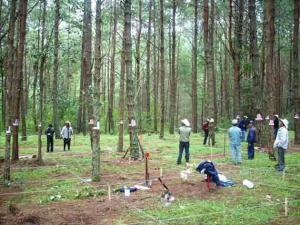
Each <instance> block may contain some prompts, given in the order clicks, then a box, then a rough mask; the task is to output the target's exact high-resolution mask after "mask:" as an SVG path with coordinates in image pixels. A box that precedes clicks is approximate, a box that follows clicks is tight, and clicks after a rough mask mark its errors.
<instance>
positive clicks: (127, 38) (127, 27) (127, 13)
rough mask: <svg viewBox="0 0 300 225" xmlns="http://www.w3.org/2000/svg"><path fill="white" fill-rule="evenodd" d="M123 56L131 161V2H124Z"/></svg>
mask: <svg viewBox="0 0 300 225" xmlns="http://www.w3.org/2000/svg"><path fill="white" fill-rule="evenodd" d="M124 52H125V53H124V54H125V73H126V92H127V95H126V96H127V108H128V122H129V130H130V155H131V158H133V159H135V160H136V159H138V158H139V147H138V141H137V134H136V129H135V128H134V127H133V126H132V120H135V116H134V93H135V91H134V89H135V88H134V84H133V78H132V59H131V57H132V40H131V0H125V1H124Z"/></svg>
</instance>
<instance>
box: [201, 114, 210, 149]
mask: <svg viewBox="0 0 300 225" xmlns="http://www.w3.org/2000/svg"><path fill="white" fill-rule="evenodd" d="M208 125H209V119H207V120H206V121H205V122H204V123H203V124H202V130H203V132H204V141H203V144H204V145H206V142H207V138H208V131H209V130H208Z"/></svg>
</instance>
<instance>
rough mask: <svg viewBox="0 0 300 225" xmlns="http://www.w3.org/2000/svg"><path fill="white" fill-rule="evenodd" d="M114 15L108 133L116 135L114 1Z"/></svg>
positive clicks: (115, 15) (115, 26) (115, 18)
mask: <svg viewBox="0 0 300 225" xmlns="http://www.w3.org/2000/svg"><path fill="white" fill-rule="evenodd" d="M113 4H114V6H113V7H114V13H113V18H114V19H113V32H112V43H111V45H112V46H111V47H112V52H111V58H110V62H111V64H110V82H109V83H110V88H109V98H108V121H107V122H108V132H109V133H114V130H115V126H114V119H113V109H114V94H115V55H116V35H117V6H116V1H115V0H114V3H113Z"/></svg>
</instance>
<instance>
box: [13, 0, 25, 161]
mask: <svg viewBox="0 0 300 225" xmlns="http://www.w3.org/2000/svg"><path fill="white" fill-rule="evenodd" d="M26 18H27V0H24V1H20V2H19V41H18V47H17V55H16V56H17V65H16V73H15V74H14V80H13V84H15V86H14V90H15V91H14V95H13V99H12V100H13V114H14V121H13V149H12V160H18V159H19V141H18V139H19V138H18V137H19V121H20V102H21V92H22V91H23V61H24V47H25V36H26Z"/></svg>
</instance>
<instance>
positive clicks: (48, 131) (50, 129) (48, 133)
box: [45, 124, 54, 152]
mask: <svg viewBox="0 0 300 225" xmlns="http://www.w3.org/2000/svg"><path fill="white" fill-rule="evenodd" d="M45 135H46V136H47V152H53V137H54V129H53V126H52V124H49V125H48V127H47V129H46V131H45Z"/></svg>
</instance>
